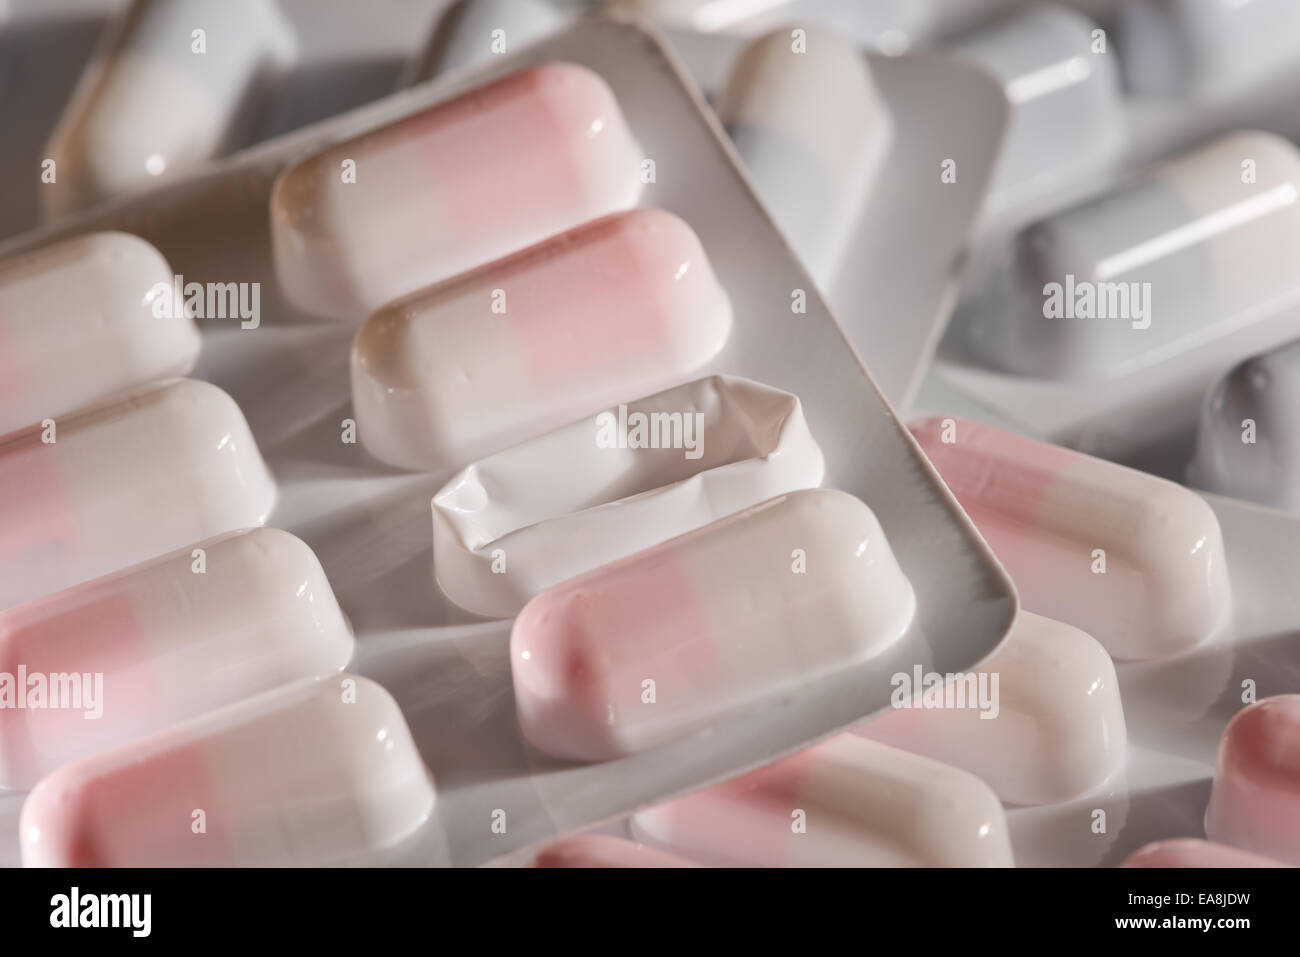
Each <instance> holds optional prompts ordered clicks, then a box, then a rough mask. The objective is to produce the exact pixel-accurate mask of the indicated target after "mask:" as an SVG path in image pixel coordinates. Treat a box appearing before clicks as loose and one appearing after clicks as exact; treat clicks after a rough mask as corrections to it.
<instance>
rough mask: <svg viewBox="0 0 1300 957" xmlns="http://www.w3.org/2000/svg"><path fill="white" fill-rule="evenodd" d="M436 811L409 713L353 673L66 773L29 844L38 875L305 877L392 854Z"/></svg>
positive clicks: (270, 695) (37, 801)
mask: <svg viewBox="0 0 1300 957" xmlns="http://www.w3.org/2000/svg"><path fill="white" fill-rule="evenodd" d="M433 804H434V791H433V780H432V776H431V775H430V774H429V772H428V771H427V770H426V769H425V766H424V764H423V762H422V761H421V760H420V755H419V752H418V751H417V750H416V748H415V743H414V741H412V739H411V733H410V731H409V730H408V728H407V726H406V721H405V720H404V719H403V718H402V712H401V710H400V709H399V708H398V706H397V702H396V701H394V700H393V699H392V696H391V695H389V694H388V692H387V691H385V690H384V689H383V688H382V687H380V686H379V685H377V684H375V683H374V682H373V681H371V680H369V679H368V678H362V677H360V676H359V675H342V676H337V677H331V678H326V679H321V680H314V679H307V680H305V681H300V682H296V683H294V684H290V685H286V686H284V687H281V688H277V689H275V690H273V691H268V692H266V693H264V694H261V695H258V696H256V697H253V698H248V699H245V700H244V701H241V702H239V703H238V704H233V705H230V706H228V707H226V708H223V709H221V710H218V711H213V712H210V713H209V714H207V715H205V716H203V717H201V718H196V719H194V720H193V721H189V722H186V723H185V724H181V725H177V726H175V727H173V728H170V729H168V730H166V731H162V732H159V733H158V734H155V735H152V736H150V737H147V738H142V739H140V740H138V741H135V742H132V743H131V744H127V745H124V746H122V747H120V748H117V749H115V750H112V751H105V752H101V753H99V754H96V755H94V756H92V757H89V758H85V759H83V760H81V761H78V762H76V763H74V764H69V765H65V766H64V767H62V768H60V769H59V770H58V771H55V772H54V773H53V774H51V775H50V776H49V777H47V778H45V779H44V780H43V781H41V783H40V784H38V785H36V787H35V788H34V789H33V790H32V792H31V794H29V795H28V797H27V801H26V803H25V804H24V805H23V809H22V815H21V818H20V820H19V835H20V839H21V841H22V856H23V864H24V865H25V866H27V867H262V866H271V867H301V866H310V865H317V864H329V863H337V862H342V861H345V860H348V859H351V858H354V857H357V856H361V855H364V854H367V853H372V852H376V851H379V850H383V849H385V848H389V847H392V846H394V845H396V844H398V843H400V842H401V841H402V840H403V839H404V838H406V837H408V836H409V835H411V834H412V833H413V832H414V831H415V830H416V829H417V828H418V827H420V825H421V824H422V823H423V822H424V821H425V820H426V819H427V818H428V816H429V814H430V812H431V811H432V809H433Z"/></svg>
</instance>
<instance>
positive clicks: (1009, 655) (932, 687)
mask: <svg viewBox="0 0 1300 957" xmlns="http://www.w3.org/2000/svg"><path fill="white" fill-rule="evenodd" d="M926 679H927V675H926V674H924V673H923V672H922V669H921V668H920V667H917V669H916V671H915V674H906V673H904V674H902V675H900V676H898V679H897V680H896V681H895V684H894V697H893V700H892V704H893V707H894V710H892V711H890V712H888V713H887V714H885V715H883V716H881V717H879V718H875V719H873V720H871V721H868V722H867V723H866V724H863V725H860V726H859V727H858V729H857V731H858V733H859V734H862V735H864V736H865V737H868V738H871V739H872V740H873V741H880V742H882V743H884V744H889V745H893V746H894V747H898V748H903V749H904V750H906V751H912V752H915V753H917V754H924V755H926V756H927V757H931V758H934V759H935V760H936V761H942V762H944V763H945V764H952V765H954V766H956V767H959V768H965V769H966V770H967V771H970V772H971V773H972V774H974V775H976V776H977V777H978V778H979V779H980V780H982V781H985V782H987V783H988V784H989V785H990V786H991V787H992V788H993V790H994V791H996V792H997V795H998V797H999V798H1001V799H1002V800H1003V801H1006V802H1007V803H1010V804H1055V803H1057V802H1059V801H1068V800H1070V799H1072V798H1076V797H1078V796H1080V795H1082V794H1086V793H1087V792H1089V791H1091V790H1093V789H1094V788H1097V787H1099V786H1100V785H1102V784H1103V783H1105V782H1106V781H1107V780H1108V779H1109V778H1110V777H1111V776H1112V775H1113V774H1114V773H1115V772H1116V771H1118V770H1119V769H1120V768H1122V767H1123V766H1124V760H1125V757H1126V755H1127V751H1128V749H1127V734H1126V731H1125V726H1124V709H1123V707H1122V706H1121V705H1120V698H1119V680H1118V678H1117V677H1116V675H1115V666H1114V664H1112V663H1111V660H1110V656H1109V655H1108V654H1106V649H1105V648H1103V647H1102V646H1101V645H1100V644H1099V643H1098V642H1097V641H1096V640H1095V639H1093V638H1092V637H1091V636H1090V635H1087V634H1085V633H1084V632H1082V631H1080V630H1079V629H1077V628H1071V627H1070V626H1069V625H1065V624H1062V623H1061V622H1059V621H1052V620H1051V619H1049V618H1042V617H1039V616H1038V615H1034V614H1031V613H1030V612H1027V611H1022V612H1021V613H1020V614H1019V616H1018V617H1017V618H1016V622H1015V624H1014V625H1013V626H1012V628H1011V633H1010V634H1009V635H1008V636H1007V639H1006V641H1005V642H1004V643H1003V644H1002V646H1001V647H1000V648H998V650H997V651H996V652H994V653H993V655H991V656H990V657H989V658H988V660H987V661H985V662H984V663H983V664H982V665H981V666H980V668H979V669H978V671H971V672H966V673H963V674H959V675H952V676H938V680H936V681H934V682H933V683H926Z"/></svg>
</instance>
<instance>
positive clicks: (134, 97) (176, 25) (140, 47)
mask: <svg viewBox="0 0 1300 957" xmlns="http://www.w3.org/2000/svg"><path fill="white" fill-rule="evenodd" d="M296 55H297V40H296V39H295V37H294V34H293V30H292V28H291V27H290V26H289V24H288V23H287V22H286V21H285V19H284V17H283V16H282V14H281V13H280V8H279V6H278V4H276V3H275V2H274V0H233V2H227V3H219V4H212V3H209V2H207V0H135V3H134V5H133V6H132V7H131V9H130V10H129V11H128V12H127V13H126V15H125V18H124V20H123V22H122V23H121V24H120V25H119V26H118V27H117V32H116V33H115V35H114V36H113V37H112V40H111V42H110V43H109V44H108V46H107V47H106V48H105V50H104V51H102V52H101V54H100V55H99V57H98V58H97V59H96V60H95V62H93V63H92V64H91V65H90V66H89V67H88V68H87V70H86V72H85V74H84V75H83V78H82V81H81V84H80V86H78V88H77V91H76V93H75V94H74V95H73V98H72V100H71V101H70V103H69V104H68V106H67V108H66V110H65V111H64V114H63V116H62V117H61V118H60V119H59V124H58V126H57V127H56V128H55V131H54V133H53V135H52V136H51V138H50V142H49V143H48V144H47V146H46V149H45V154H44V155H45V156H47V157H49V158H50V159H52V160H53V161H54V163H55V169H56V175H57V179H56V180H55V181H53V183H52V184H49V185H46V186H45V187H44V188H43V190H42V192H43V193H44V195H45V196H46V197H47V199H48V200H49V207H50V209H51V211H52V212H54V213H66V212H68V211H71V210H75V209H79V208H82V207H85V206H90V205H93V204H94V203H97V202H99V201H101V200H104V199H108V198H110V197H112V196H115V195H117V194H119V193H125V192H129V191H134V190H139V189H141V188H144V187H147V186H148V185H149V184H151V183H153V182H155V181H157V180H158V179H160V178H161V177H163V176H165V175H168V174H173V173H176V172H178V171H182V170H184V169H186V168H187V167H192V166H194V165H195V164H197V163H199V162H201V161H203V160H206V159H209V158H211V157H214V156H217V155H219V154H220V153H221V152H223V151H224V150H226V149H228V148H229V147H230V146H232V145H237V144H238V143H239V141H240V139H241V137H242V136H244V135H247V133H248V132H249V131H248V129H247V125H248V121H249V118H250V112H249V111H250V109H252V107H253V104H254V103H255V102H256V100H257V99H259V98H260V97H265V96H266V95H267V93H268V88H269V86H270V85H271V84H272V83H273V82H274V81H275V80H276V79H277V78H278V77H279V76H280V75H281V74H282V73H283V72H284V71H285V70H286V69H287V68H288V67H289V66H290V65H291V64H292V62H293V61H294V59H295V58H296Z"/></svg>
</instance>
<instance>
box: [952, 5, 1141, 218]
mask: <svg viewBox="0 0 1300 957" xmlns="http://www.w3.org/2000/svg"><path fill="white" fill-rule="evenodd" d="M1099 34H1100V36H1101V45H1100V46H1099V41H1098V35H1099ZM1104 38H1105V34H1104V33H1103V31H1101V30H1098V29H1097V27H1096V24H1094V23H1092V22H1091V21H1090V20H1088V19H1087V18H1086V17H1084V16H1083V15H1082V14H1080V13H1078V12H1077V11H1074V10H1070V9H1067V8H1064V7H1058V6H1042V7H1033V8H1030V9H1028V10H1025V11H1023V12H1021V13H1018V14H1016V15H1014V16H1010V17H1007V18H1005V19H1003V20H999V21H998V22H996V23H994V24H993V25H992V26H989V27H985V28H984V29H982V30H980V31H979V32H978V33H975V34H973V35H972V36H970V37H967V38H964V39H962V40H961V41H959V42H958V43H957V44H956V45H955V49H956V51H957V52H958V53H959V54H960V55H962V56H965V57H967V58H969V59H970V60H971V61H973V62H974V63H976V64H978V65H980V66H981V67H983V68H984V69H985V70H987V71H988V72H989V73H990V74H992V75H993V76H994V78H996V79H997V80H998V81H1000V82H1001V83H1002V90H1003V93H1004V95H1005V96H1006V98H1007V102H1008V103H1009V104H1010V106H1011V118H1010V124H1009V126H1008V128H1007V134H1006V141H1005V143H1004V145H1003V147H1002V154H1001V156H1000V157H999V159H998V164H997V167H996V169H995V170H994V173H993V186H992V188H991V191H992V192H993V193H994V194H998V193H1004V192H1008V191H1011V190H1015V189H1026V188H1029V189H1041V188H1043V187H1044V185H1045V184H1047V183H1050V182H1052V181H1053V180H1054V178H1056V177H1059V176H1060V175H1061V174H1062V173H1064V172H1068V171H1069V170H1070V169H1072V168H1078V167H1079V166H1091V165H1096V164H1099V163H1101V162H1103V161H1105V160H1106V159H1108V158H1110V157H1111V156H1112V155H1114V153H1115V152H1116V151H1117V150H1118V149H1119V148H1120V147H1121V146H1122V144H1123V141H1122V139H1121V136H1122V133H1121V131H1122V130H1123V129H1124V128H1125V123H1124V117H1123V115H1122V100H1121V95H1120V72H1119V68H1118V66H1117V65H1116V63H1115V55H1114V52H1113V51H1111V50H1109V49H1107V48H1106V47H1105V46H1104Z"/></svg>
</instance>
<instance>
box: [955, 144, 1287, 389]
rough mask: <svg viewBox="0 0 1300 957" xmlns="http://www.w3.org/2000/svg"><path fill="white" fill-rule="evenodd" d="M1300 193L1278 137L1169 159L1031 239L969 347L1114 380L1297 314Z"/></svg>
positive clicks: (1009, 365) (988, 356)
mask: <svg viewBox="0 0 1300 957" xmlns="http://www.w3.org/2000/svg"><path fill="white" fill-rule="evenodd" d="M1298 190H1300V154H1298V153H1297V151H1296V148H1295V146H1293V145H1292V144H1291V143H1289V142H1287V141H1286V140H1283V139H1280V138H1278V137H1276V136H1273V135H1272V134H1269V133H1254V132H1245V133H1233V134H1231V135H1229V136H1227V137H1224V138H1222V139H1219V140H1216V141H1215V142H1213V143H1211V144H1210V145H1208V146H1205V147H1202V148H1200V149H1198V150H1195V151H1194V152H1191V153H1188V154H1185V155H1183V156H1181V157H1179V158H1177V159H1174V160H1171V161H1168V162H1165V163H1163V164H1161V165H1159V166H1157V167H1156V168H1154V169H1153V170H1152V171H1151V172H1149V173H1147V174H1145V175H1143V176H1142V177H1140V178H1138V179H1137V180H1136V181H1134V182H1132V183H1130V184H1129V185H1127V186H1122V187H1120V188H1118V189H1116V190H1113V191H1111V192H1109V193H1107V194H1105V195H1103V196H1101V197H1099V198H1097V199H1093V200H1090V201H1087V202H1085V203H1083V204H1081V205H1078V206H1075V207H1074V208H1072V209H1069V210H1066V211H1065V212H1063V213H1059V214H1057V215H1055V216H1052V217H1051V218H1049V219H1046V220H1043V221H1042V222H1039V223H1036V224H1034V225H1032V226H1029V227H1028V228H1026V229H1025V230H1023V231H1022V232H1021V233H1020V234H1019V235H1018V236H1017V237H1016V239H1015V242H1014V245H1013V250H1012V254H1011V257H1010V260H1009V261H1008V262H1007V263H1006V264H1005V266H1004V267H1003V268H1002V269H1001V270H1000V271H998V272H997V273H996V274H995V276H994V278H993V279H992V281H991V283H990V291H989V295H987V296H986V297H985V298H984V299H983V300H982V301H980V302H979V303H977V304H976V305H975V306H974V307H972V309H973V311H972V313H971V314H970V315H969V316H968V317H967V320H968V321H967V325H966V328H965V330H964V332H965V335H966V340H967V345H968V347H969V349H970V350H971V352H972V353H973V354H974V355H975V356H977V357H978V358H979V359H980V360H981V361H983V362H984V363H986V364H987V365H989V366H992V367H994V368H998V369H1002V370H1005V371H1008V372H1013V373H1019V374H1021V375H1026V376H1036V377H1043V378H1070V379H1087V378H1105V377H1113V376H1118V375H1122V374H1126V373H1130V372H1133V371H1134V370H1136V369H1140V368H1142V367H1146V366H1150V365H1152V364H1154V363H1157V362H1161V361H1165V360H1168V359H1171V358H1175V357H1177V356H1178V355H1179V354H1181V353H1185V352H1188V351H1191V350H1193V349H1198V348H1204V347H1206V346H1207V345H1213V343H1214V342H1215V341H1216V340H1220V339H1223V338H1224V337H1226V336H1228V335H1230V334H1231V333H1233V332H1235V331H1236V330H1238V329H1240V328H1241V327H1242V326H1244V325H1246V324H1250V323H1256V322H1259V321H1261V320H1263V319H1266V318H1268V317H1270V316H1271V315H1274V314H1275V313H1277V312H1278V311H1279V310H1281V309H1283V308H1288V307H1292V308H1293V307H1294V305H1295V302H1296V300H1297V298H1300V203H1298V202H1297V199H1300V192H1298ZM1294 331H1295V329H1294V328H1293V330H1292V334H1294Z"/></svg>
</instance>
